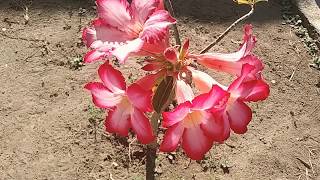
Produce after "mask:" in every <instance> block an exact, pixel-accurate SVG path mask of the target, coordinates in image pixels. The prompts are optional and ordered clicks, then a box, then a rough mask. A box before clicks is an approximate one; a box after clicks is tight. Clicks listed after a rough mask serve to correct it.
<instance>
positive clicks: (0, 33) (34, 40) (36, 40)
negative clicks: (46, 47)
mask: <svg viewBox="0 0 320 180" xmlns="http://www.w3.org/2000/svg"><path fill="white" fill-rule="evenodd" d="M0 35H2V36H4V37H7V38H9V39H15V40H23V41H33V42H45V40H43V39H28V38H24V37H14V36H9V35H8V34H6V33H2V32H0Z"/></svg>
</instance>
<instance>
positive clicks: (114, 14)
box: [96, 0, 131, 30]
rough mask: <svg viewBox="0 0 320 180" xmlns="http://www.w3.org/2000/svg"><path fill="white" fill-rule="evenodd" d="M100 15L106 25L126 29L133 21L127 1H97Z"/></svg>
mask: <svg viewBox="0 0 320 180" xmlns="http://www.w3.org/2000/svg"><path fill="white" fill-rule="evenodd" d="M96 3H97V9H98V15H99V17H100V18H101V19H103V21H104V22H105V23H106V24H109V25H111V26H114V27H117V28H118V29H121V30H123V29H125V28H126V25H128V24H129V23H130V21H131V15H130V10H129V3H128V2H127V0H97V1H96Z"/></svg>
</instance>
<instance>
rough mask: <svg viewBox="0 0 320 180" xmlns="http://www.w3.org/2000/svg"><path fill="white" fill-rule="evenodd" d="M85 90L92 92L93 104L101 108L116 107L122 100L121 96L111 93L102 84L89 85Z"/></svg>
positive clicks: (93, 83)
mask: <svg viewBox="0 0 320 180" xmlns="http://www.w3.org/2000/svg"><path fill="white" fill-rule="evenodd" d="M84 88H85V89H87V90H89V91H90V92H91V94H92V101H93V103H94V104H95V105H96V106H97V107H100V108H111V107H114V106H116V105H117V104H118V103H120V102H121V100H122V97H121V96H119V95H117V94H114V93H113V92H111V91H110V90H109V89H108V88H106V87H105V86H104V85H103V84H102V83H98V82H92V83H88V84H86V85H85V87H84Z"/></svg>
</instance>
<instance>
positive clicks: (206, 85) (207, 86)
mask: <svg viewBox="0 0 320 180" xmlns="http://www.w3.org/2000/svg"><path fill="white" fill-rule="evenodd" d="M187 68H188V70H190V71H191V73H192V81H193V82H194V85H195V87H196V89H198V90H199V91H200V93H207V92H209V91H210V90H211V88H212V86H213V85H218V86H220V87H221V88H223V89H228V88H227V87H225V86H224V85H222V84H220V83H218V82H217V81H216V80H214V79H213V78H212V77H211V76H210V75H209V74H207V73H205V72H202V71H198V70H195V69H194V68H192V67H187Z"/></svg>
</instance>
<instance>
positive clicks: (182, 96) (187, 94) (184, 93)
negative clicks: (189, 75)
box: [176, 80, 194, 104]
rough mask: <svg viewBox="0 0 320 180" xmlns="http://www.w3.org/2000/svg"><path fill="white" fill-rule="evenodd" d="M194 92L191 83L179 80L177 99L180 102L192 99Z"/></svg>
mask: <svg viewBox="0 0 320 180" xmlns="http://www.w3.org/2000/svg"><path fill="white" fill-rule="evenodd" d="M193 98H194V94H193V92H192V89H191V87H190V85H188V84H186V83H185V82H184V81H183V80H177V85H176V99H177V102H178V104H181V103H184V102H186V101H192V100H193Z"/></svg>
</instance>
